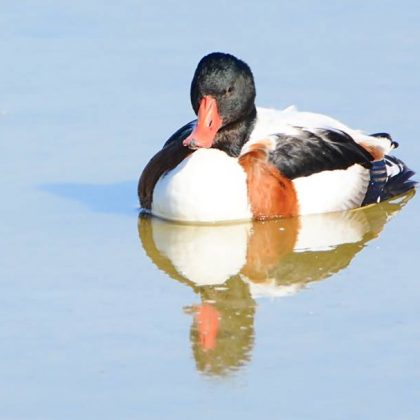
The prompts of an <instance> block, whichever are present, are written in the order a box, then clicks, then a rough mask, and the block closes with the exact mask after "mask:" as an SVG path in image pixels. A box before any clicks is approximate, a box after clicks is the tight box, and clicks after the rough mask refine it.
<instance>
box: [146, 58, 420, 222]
mask: <svg viewBox="0 0 420 420" xmlns="http://www.w3.org/2000/svg"><path fill="white" fill-rule="evenodd" d="M255 95H256V91H255V84H254V78H253V75H252V72H251V70H250V68H249V66H248V65H247V64H246V63H245V62H243V61H242V60H239V59H238V58H236V57H234V56H232V55H230V54H225V53H218V52H217V53H211V54H209V55H206V56H205V57H204V58H202V59H201V61H200V62H199V64H198V66H197V69H196V71H195V74H194V77H193V80H192V83H191V103H192V107H193V109H194V111H195V113H196V115H197V119H196V120H194V121H192V122H190V123H188V124H186V125H184V126H183V127H181V128H180V129H179V130H178V131H176V132H175V133H174V134H173V135H172V136H171V137H170V138H169V140H167V141H166V143H165V144H164V146H163V148H162V149H161V150H160V151H159V152H157V153H156V155H155V156H154V157H153V158H152V159H151V160H150V162H149V163H148V164H147V165H146V167H145V168H144V170H143V173H142V175H141V177H140V180H139V185H138V195H139V199H140V205H141V207H142V209H143V210H144V211H146V212H148V213H151V214H152V215H155V216H158V217H161V218H163V219H168V220H174V221H180V222H193V223H194V222H196V223H211V222H227V221H241V220H251V219H272V218H277V217H292V216H297V215H305V214H315V213H327V212H335V211H342V210H349V209H352V208H357V207H361V206H366V205H369V204H372V203H377V202H380V201H383V200H387V199H389V198H391V197H394V196H396V195H399V194H402V193H404V192H406V191H408V190H410V189H412V188H414V186H415V184H416V183H415V181H413V180H412V179H411V177H412V176H413V174H414V172H413V171H411V170H410V169H408V168H407V166H406V165H405V164H404V163H403V162H402V161H401V160H399V159H397V158H395V157H393V156H390V155H389V153H390V152H391V151H392V150H393V149H394V148H395V147H397V143H396V142H394V141H393V140H392V138H391V137H390V135H389V134H387V133H375V134H370V135H368V134H365V133H363V132H361V131H359V130H353V129H351V128H349V127H347V126H346V125H344V124H343V123H341V122H339V121H337V120H335V119H333V118H331V117H328V116H326V115H322V114H315V113H310V112H299V111H298V110H297V109H296V108H295V107H288V108H286V109H284V110H281V111H279V110H273V109H266V108H256V106H255Z"/></svg>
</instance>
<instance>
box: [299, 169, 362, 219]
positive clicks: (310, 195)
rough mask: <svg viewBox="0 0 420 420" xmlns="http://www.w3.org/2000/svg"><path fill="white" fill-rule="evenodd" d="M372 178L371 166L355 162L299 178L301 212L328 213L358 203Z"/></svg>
mask: <svg viewBox="0 0 420 420" xmlns="http://www.w3.org/2000/svg"><path fill="white" fill-rule="evenodd" d="M369 181H370V174H369V169H366V168H364V167H363V166H361V165H358V164H356V165H353V166H350V167H349V168H347V169H344V170H335V171H324V172H319V173H316V174H314V175H310V176H306V177H301V178H296V179H294V180H293V184H294V186H295V189H296V193H297V198H298V203H299V214H301V215H304V214H314V213H328V212H333V211H342V210H349V209H353V208H356V207H359V206H360V205H361V204H362V202H363V199H364V197H365V194H366V190H367V188H368V185H369Z"/></svg>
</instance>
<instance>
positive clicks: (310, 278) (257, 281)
mask: <svg viewBox="0 0 420 420" xmlns="http://www.w3.org/2000/svg"><path fill="white" fill-rule="evenodd" d="M413 195H414V193H413V192H411V193H408V194H406V195H404V196H401V197H399V198H398V199H394V200H392V201H390V202H385V203H381V204H378V205H374V206H371V207H367V208H361V209H357V210H352V211H347V212H340V213H331V214H321V215H312V216H305V217H299V218H291V219H278V220H272V221H264V222H261V221H260V222H248V223H242V224H228V225H226V224H225V225H211V226H208V225H201V226H200V225H182V224H176V223H170V222H165V221H162V220H160V219H157V218H150V217H146V216H142V217H140V218H139V224H138V228H139V235H140V240H141V242H142V245H143V247H144V249H145V251H146V253H147V255H148V256H149V257H150V259H151V260H152V261H153V262H154V263H155V264H156V266H157V267H158V268H159V269H161V270H163V271H165V272H166V273H167V274H168V275H169V276H170V277H172V278H173V279H175V280H177V281H179V282H181V283H184V284H186V285H188V286H189V287H191V288H192V290H193V291H194V292H195V293H197V294H198V295H199V296H200V299H201V303H200V304H196V305H191V306H188V307H186V308H185V312H186V313H189V314H192V315H193V322H192V326H191V332H190V340H191V345H192V351H193V354H194V359H195V361H196V366H197V369H198V370H199V371H200V372H202V373H205V374H209V375H225V374H227V373H229V372H232V371H235V370H237V369H239V368H240V367H241V366H243V365H244V364H246V363H247V362H248V361H249V360H250V357H251V351H252V347H253V342H254V315H255V307H256V305H255V299H256V298H258V297H262V296H272V297H276V296H286V295H290V294H293V293H296V292H297V291H298V290H300V289H302V288H304V287H305V285H306V284H308V283H310V282H315V281H320V280H323V279H326V278H328V277H330V276H331V275H333V274H334V273H337V272H338V271H340V270H342V269H343V268H345V267H347V266H348V265H349V263H350V262H351V260H352V259H353V258H354V256H355V255H356V254H357V253H358V252H359V251H360V250H361V249H362V248H363V247H364V246H365V245H366V244H367V242H369V241H370V240H372V239H373V238H375V237H377V236H378V235H379V234H380V232H381V231H382V229H383V227H384V226H385V224H386V222H387V221H389V220H390V218H391V217H392V216H394V215H395V214H396V213H397V212H398V211H400V210H401V208H402V207H403V206H404V205H405V204H406V203H407V202H408V201H409V200H410V198H411V197H412V196H413Z"/></svg>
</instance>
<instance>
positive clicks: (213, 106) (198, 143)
mask: <svg viewBox="0 0 420 420" xmlns="http://www.w3.org/2000/svg"><path fill="white" fill-rule="evenodd" d="M191 104H192V107H193V109H194V111H195V113H196V114H197V117H198V118H197V124H196V126H195V128H194V130H193V131H192V133H191V135H189V136H188V137H187V138H186V139H185V140H184V146H188V147H190V148H192V149H196V148H199V147H204V148H210V147H212V146H215V145H216V143H217V141H218V138H219V137H223V136H221V135H220V134H222V132H223V130H228V129H229V128H230V127H232V126H235V125H238V124H240V123H241V122H246V121H248V120H249V119H252V118H254V117H255V84H254V77H253V75H252V72H251V69H250V68H249V66H248V65H247V64H246V63H244V62H243V61H241V60H239V59H238V58H236V57H234V56H233V55H230V54H224V53H219V52H216V53H211V54H209V55H206V56H205V57H203V58H202V59H201V61H200V62H199V63H198V66H197V69H196V70H195V73H194V77H193V80H192V82H191Z"/></svg>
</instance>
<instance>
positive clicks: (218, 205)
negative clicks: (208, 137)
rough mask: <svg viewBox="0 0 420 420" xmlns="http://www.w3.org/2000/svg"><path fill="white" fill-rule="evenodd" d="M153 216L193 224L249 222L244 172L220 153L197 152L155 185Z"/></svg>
mask: <svg viewBox="0 0 420 420" xmlns="http://www.w3.org/2000/svg"><path fill="white" fill-rule="evenodd" d="M152 214H154V215H156V216H159V217H162V218H164V219H169V220H175V221H182V222H196V223H210V222H222V221H232V220H249V219H251V218H252V214H251V210H250V207H249V203H248V191H247V184H246V174H245V171H244V170H243V169H242V166H241V165H239V162H238V159H235V158H232V157H229V156H228V155H227V154H226V153H224V152H222V151H220V150H217V149H199V150H196V151H195V152H194V153H193V154H192V155H191V156H189V157H188V158H186V159H184V161H183V162H181V163H180V164H179V165H178V166H177V167H176V168H175V169H173V170H172V171H170V172H169V173H168V174H166V175H165V176H163V177H162V178H160V179H159V181H158V182H157V183H156V186H155V189H154V192H153V201H152Z"/></svg>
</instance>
